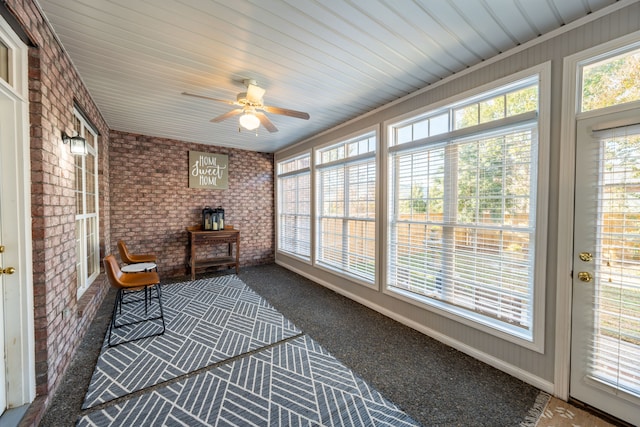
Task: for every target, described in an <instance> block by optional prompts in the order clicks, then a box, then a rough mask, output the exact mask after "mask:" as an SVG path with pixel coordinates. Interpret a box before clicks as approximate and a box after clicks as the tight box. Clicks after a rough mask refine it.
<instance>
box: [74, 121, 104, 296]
mask: <svg viewBox="0 0 640 427" xmlns="http://www.w3.org/2000/svg"><path fill="white" fill-rule="evenodd" d="M74 129H75V131H76V133H77V135H80V136H82V137H84V138H85V139H86V140H87V151H88V152H87V155H86V156H75V158H74V160H75V195H76V270H77V278H78V289H77V297H78V298H80V296H81V295H82V294H84V292H85V291H86V290H87V289H88V288H89V286H90V285H91V284H92V283H93V282H94V280H95V279H96V277H98V275H99V274H100V236H99V233H98V231H99V230H98V224H99V216H98V144H97V136H96V134H97V133H96V132H95V131H94V130H93V129H92V128H91V126H90V125H89V124H88V123H87V121H86V120H85V119H84V117H83V116H82V114H80V113H79V112H78V111H76V112H75V117H74Z"/></svg>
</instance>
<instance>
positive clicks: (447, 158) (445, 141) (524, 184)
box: [387, 80, 538, 340]
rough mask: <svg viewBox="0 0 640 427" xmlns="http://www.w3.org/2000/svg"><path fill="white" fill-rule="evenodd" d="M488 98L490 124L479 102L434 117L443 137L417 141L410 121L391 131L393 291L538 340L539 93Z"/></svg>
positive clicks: (422, 135)
mask: <svg viewBox="0 0 640 427" xmlns="http://www.w3.org/2000/svg"><path fill="white" fill-rule="evenodd" d="M532 85H533V87H534V88H535V90H532ZM505 94H506V95H505ZM512 94H516V95H517V96H512ZM483 99H489V100H494V99H498V100H501V101H500V102H495V103H494V105H495V110H494V111H490V112H488V113H486V116H487V117H489V118H490V119H488V120H482V114H481V113H482V111H483V110H482V108H485V109H486V108H488V107H487V105H489V104H488V103H487V102H485V101H482V99H481V100H480V101H475V100H474V101H473V102H470V103H468V104H463V103H462V104H457V105H454V106H451V107H448V108H444V109H442V110H438V111H435V112H434V113H433V116H432V117H433V118H435V119H437V120H438V124H439V126H438V128H437V129H436V132H435V133H434V132H430V133H427V132H416V131H414V134H416V133H417V134H418V135H419V138H415V137H414V138H411V137H410V136H408V135H407V133H406V129H407V127H408V125H407V124H406V122H403V123H401V124H399V125H397V126H395V127H394V126H392V127H391V135H392V140H390V141H389V145H390V148H389V189H390V191H389V232H388V233H389V252H388V260H389V262H388V270H387V287H388V288H389V289H390V290H395V291H396V292H399V293H401V294H402V295H404V296H406V297H409V298H412V299H415V300H416V301H419V302H421V303H426V304H428V305H433V306H437V307H438V308H440V309H444V310H446V311H450V312H451V313H453V314H455V315H462V316H464V317H467V318H470V319H472V320H474V321H479V322H480V323H482V324H485V325H490V326H491V327H494V328H496V329H498V330H501V331H504V332H507V333H509V334H513V335H516V336H518V337H520V338H525V339H527V340H532V339H533V333H532V332H533V331H532V329H533V301H534V289H535V286H534V285H535V283H534V281H535V274H534V270H535V268H534V267H535V246H536V231H537V221H536V197H537V185H536V182H537V161H538V123H537V113H536V111H535V110H536V109H537V100H538V93H537V87H536V86H535V84H534V83H533V82H532V81H531V80H527V81H524V82H522V83H521V85H520V86H518V87H515V88H513V87H510V88H508V89H507V90H506V91H505V92H502V94H501V93H500V92H499V91H497V92H494V93H492V94H490V96H488V97H485V98H483ZM505 100H506V101H505ZM483 103H484V104H483ZM509 103H511V105H512V107H509ZM485 104H486V105H485ZM505 105H506V107H505ZM461 111H462V112H468V115H467V116H466V118H465V120H464V121H463V120H462V119H461V118H460V114H462V113H461ZM478 111H480V113H478ZM489 113H490V114H489ZM443 115H446V116H448V117H449V119H448V123H449V125H448V126H449V130H448V131H447V132H443V129H442V125H441V123H442V117H443ZM431 121H433V119H431V120H429V124H430V125H431V123H430V122H431ZM425 122H427V119H425V118H422V117H420V118H416V119H415V121H414V123H416V124H422V123H425ZM461 123H464V125H461ZM430 127H431V126H430ZM414 128H415V125H414ZM396 130H398V131H401V132H402V134H399V133H394V131H396ZM393 138H401V139H402V141H403V142H401V143H398V141H397V140H396V141H394V140H393Z"/></svg>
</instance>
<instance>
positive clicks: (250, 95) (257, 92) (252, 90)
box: [247, 84, 266, 104]
mask: <svg viewBox="0 0 640 427" xmlns="http://www.w3.org/2000/svg"><path fill="white" fill-rule="evenodd" d="M265 92H266V90H264V89H262V88H261V87H259V86H256V85H254V84H249V85H248V86H247V101H249V102H253V103H254V104H260V102H261V101H262V97H263V96H264V93H265Z"/></svg>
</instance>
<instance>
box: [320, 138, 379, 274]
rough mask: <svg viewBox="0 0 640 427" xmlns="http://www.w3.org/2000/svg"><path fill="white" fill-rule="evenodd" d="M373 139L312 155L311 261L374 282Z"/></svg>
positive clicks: (331, 147) (344, 144)
mask: <svg viewBox="0 0 640 427" xmlns="http://www.w3.org/2000/svg"><path fill="white" fill-rule="evenodd" d="M375 145H376V139H375V134H374V133H370V134H367V135H364V136H360V137H357V138H354V139H350V140H348V141H345V142H340V143H338V144H335V145H332V146H330V147H327V148H323V149H320V150H318V151H317V153H318V159H319V161H318V163H319V164H318V165H317V180H318V191H317V197H318V215H317V229H318V232H317V233H318V244H317V246H318V250H317V262H318V264H320V265H324V266H326V267H329V268H331V269H333V270H337V271H340V272H344V273H346V274H348V275H350V276H354V277H356V278H358V279H361V280H364V281H366V282H368V283H373V282H374V280H375V244H376V240H375V220H376V218H375V209H376V197H375V193H376V164H375Z"/></svg>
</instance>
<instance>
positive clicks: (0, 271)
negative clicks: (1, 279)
mask: <svg viewBox="0 0 640 427" xmlns="http://www.w3.org/2000/svg"><path fill="white" fill-rule="evenodd" d="M15 272H16V269H15V268H13V267H7V268H1V269H0V274H13V273H15Z"/></svg>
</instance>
